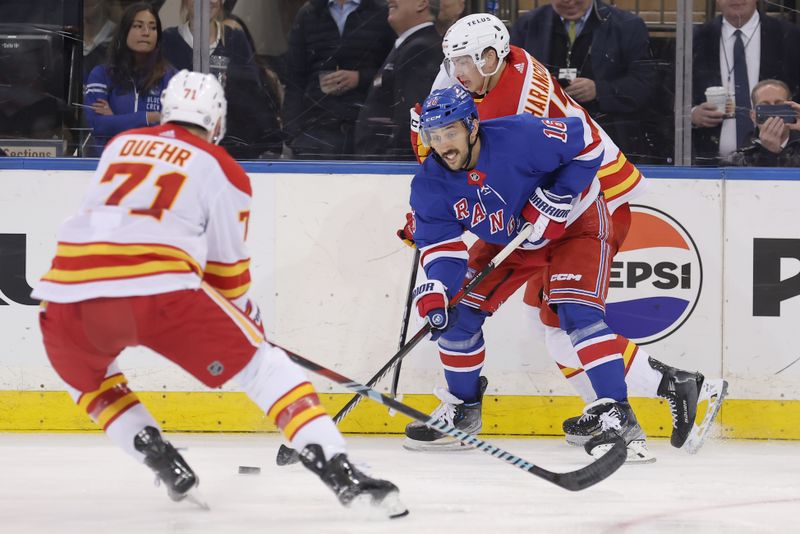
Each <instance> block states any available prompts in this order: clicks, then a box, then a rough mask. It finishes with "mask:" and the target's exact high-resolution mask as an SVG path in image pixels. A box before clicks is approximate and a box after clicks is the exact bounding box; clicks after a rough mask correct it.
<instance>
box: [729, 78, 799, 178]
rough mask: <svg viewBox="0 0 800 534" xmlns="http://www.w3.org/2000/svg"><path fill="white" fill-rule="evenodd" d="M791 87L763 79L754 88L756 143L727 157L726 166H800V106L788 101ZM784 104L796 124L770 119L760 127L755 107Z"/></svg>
mask: <svg viewBox="0 0 800 534" xmlns="http://www.w3.org/2000/svg"><path fill="white" fill-rule="evenodd" d="M790 97H791V93H790V92H789V86H788V85H786V84H785V83H783V82H782V81H780V80H773V79H767V80H762V81H760V82H758V83H757V84H756V86H755V87H754V88H753V93H752V95H751V99H752V104H753V109H751V110H750V119H751V120H752V121H753V124H754V125H755V136H754V139H753V141H752V142H751V143H750V144H749V145H748V146H746V147H744V148H740V149H739V150H737V151H736V152H734V153H733V154H731V155H730V156H728V157H727V158H723V160H722V164H723V165H738V166H741V167H800V104H798V103H796V102H792V101H791V100H789V98H790ZM765 104H766V105H776V104H785V105H787V106H789V107H790V108H791V109H792V110H793V111H794V120H795V122H793V123H791V122H790V123H787V122H784V120H783V118H781V117H778V116H768V117H767V119H766V120H764V121H763V122H762V123H761V124H759V123H758V122H757V120H756V107H757V106H760V105H765Z"/></svg>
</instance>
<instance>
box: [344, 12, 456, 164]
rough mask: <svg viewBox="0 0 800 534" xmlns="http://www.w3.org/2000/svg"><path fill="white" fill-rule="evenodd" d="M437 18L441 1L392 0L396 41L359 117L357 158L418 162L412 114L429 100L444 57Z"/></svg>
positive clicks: (373, 82) (390, 23)
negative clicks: (412, 137) (413, 144)
mask: <svg viewBox="0 0 800 534" xmlns="http://www.w3.org/2000/svg"><path fill="white" fill-rule="evenodd" d="M438 14H439V0H390V2H389V19H388V20H389V25H390V26H391V27H392V29H393V30H394V32H395V33H396V34H397V40H396V41H395V45H394V48H392V51H391V52H389V55H388V56H387V57H386V60H385V61H384V62H383V65H382V66H381V68H380V70H379V71H378V74H377V75H376V76H375V79H374V80H373V81H372V88H370V90H369V95H367V101H366V103H365V104H364V107H363V108H362V109H361V113H360V114H359V116H358V123H357V124H356V152H358V153H359V154H363V155H366V156H382V157H383V158H384V159H409V160H410V159H414V152H413V151H412V150H411V145H410V144H409V141H408V130H409V113H408V112H409V109H411V108H413V107H414V105H415V104H416V103H418V102H420V103H421V102H422V101H424V100H425V97H426V96H428V92H429V91H430V88H431V84H433V80H434V79H435V78H436V73H437V72H439V65H440V64H441V62H442V59H444V54H443V53H442V36H441V35H439V33H438V32H437V31H436V28H435V27H434V24H433V21H434V20H436V16H437V15H438Z"/></svg>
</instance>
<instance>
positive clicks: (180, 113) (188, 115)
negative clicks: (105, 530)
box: [161, 69, 228, 144]
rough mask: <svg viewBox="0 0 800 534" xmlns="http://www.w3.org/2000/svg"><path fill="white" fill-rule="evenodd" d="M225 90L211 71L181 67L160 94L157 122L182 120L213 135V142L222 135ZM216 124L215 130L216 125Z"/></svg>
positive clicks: (223, 133) (226, 105) (217, 140)
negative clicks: (206, 72) (203, 71)
mask: <svg viewBox="0 0 800 534" xmlns="http://www.w3.org/2000/svg"><path fill="white" fill-rule="evenodd" d="M227 107H228V103H227V101H226V100H225V90H224V89H223V88H222V85H220V83H219V80H217V78H216V77H215V76H213V75H211V74H203V73H201V72H191V71H188V70H185V69H184V70H182V71H180V72H179V73H178V74H176V75H175V76H173V77H172V79H171V80H170V81H169V84H167V88H166V89H164V91H163V92H162V93H161V124H165V123H167V122H185V123H188V124H194V125H195V126H199V127H200V128H203V129H204V130H206V131H207V132H209V133H211V134H214V132H215V131H216V134H214V135H213V138H212V139H211V142H212V143H214V144H217V143H219V142H220V140H221V139H222V138H223V137H225V113H226V111H227ZM218 124H219V130H217V125H218Z"/></svg>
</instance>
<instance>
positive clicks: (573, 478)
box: [530, 439, 628, 491]
mask: <svg viewBox="0 0 800 534" xmlns="http://www.w3.org/2000/svg"><path fill="white" fill-rule="evenodd" d="M627 458H628V451H627V448H626V447H625V442H624V441H623V440H622V439H619V440H617V442H616V443H615V444H614V446H613V447H611V449H609V451H608V452H607V453H605V454H604V455H603V456H601V457H600V458H598V459H597V460H595V461H594V462H592V463H590V464H589V465H587V466H585V467H582V468H580V469H578V470H577V471H570V472H568V473H553V472H551V471H547V470H545V469H542V468H541V467H538V466H533V467H532V468H531V469H530V471H531V472H532V473H534V474H535V475H537V476H539V477H541V478H543V479H545V480H547V481H549V482H552V483H553V484H555V485H557V486H560V487H562V488H564V489H566V490H569V491H580V490H584V489H586V488H588V487H591V486H594V485H595V484H597V483H598V482H601V481H603V480H605V479H606V478H608V477H609V476H611V475H612V474H613V473H614V472H615V471H616V470H617V469H619V468H620V467H621V466H622V464H624V463H625V460H626V459H627Z"/></svg>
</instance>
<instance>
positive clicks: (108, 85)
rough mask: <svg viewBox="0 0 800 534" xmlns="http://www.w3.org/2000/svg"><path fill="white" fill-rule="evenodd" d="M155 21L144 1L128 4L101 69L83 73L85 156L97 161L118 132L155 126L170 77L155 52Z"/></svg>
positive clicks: (157, 37) (152, 10) (158, 23)
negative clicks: (85, 75)
mask: <svg viewBox="0 0 800 534" xmlns="http://www.w3.org/2000/svg"><path fill="white" fill-rule="evenodd" d="M160 44H161V20H160V19H159V18H158V13H157V12H156V10H155V8H154V7H152V6H151V4H149V3H148V2H137V3H135V4H132V5H130V6H129V7H128V8H127V9H126V10H125V12H124V13H123V15H122V20H121V21H120V24H119V27H118V28H117V31H116V33H115V34H114V38H113V39H112V41H111V45H110V47H109V49H108V60H107V63H106V64H105V65H98V66H96V67H95V68H94V69H92V71H91V72H90V73H89V78H88V80H87V83H86V92H85V95H84V102H85V104H86V105H88V106H90V108H88V109H87V110H86V120H87V122H88V124H89V128H91V130H92V136H91V138H90V139H89V141H88V142H87V145H86V153H85V155H87V156H91V157H98V156H100V153H101V152H102V151H103V147H104V146H105V145H106V143H107V142H108V140H109V139H111V138H112V137H113V136H115V135H117V134H118V133H120V132H122V131H124V130H129V129H131V128H137V127H142V126H148V125H151V124H158V123H159V121H160V120H161V91H163V90H164V88H165V87H166V86H167V83H168V82H169V80H170V78H172V76H173V75H174V74H175V69H173V68H172V67H171V66H170V65H169V63H167V60H166V59H165V58H164V55H163V54H162V52H161V47H160Z"/></svg>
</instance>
